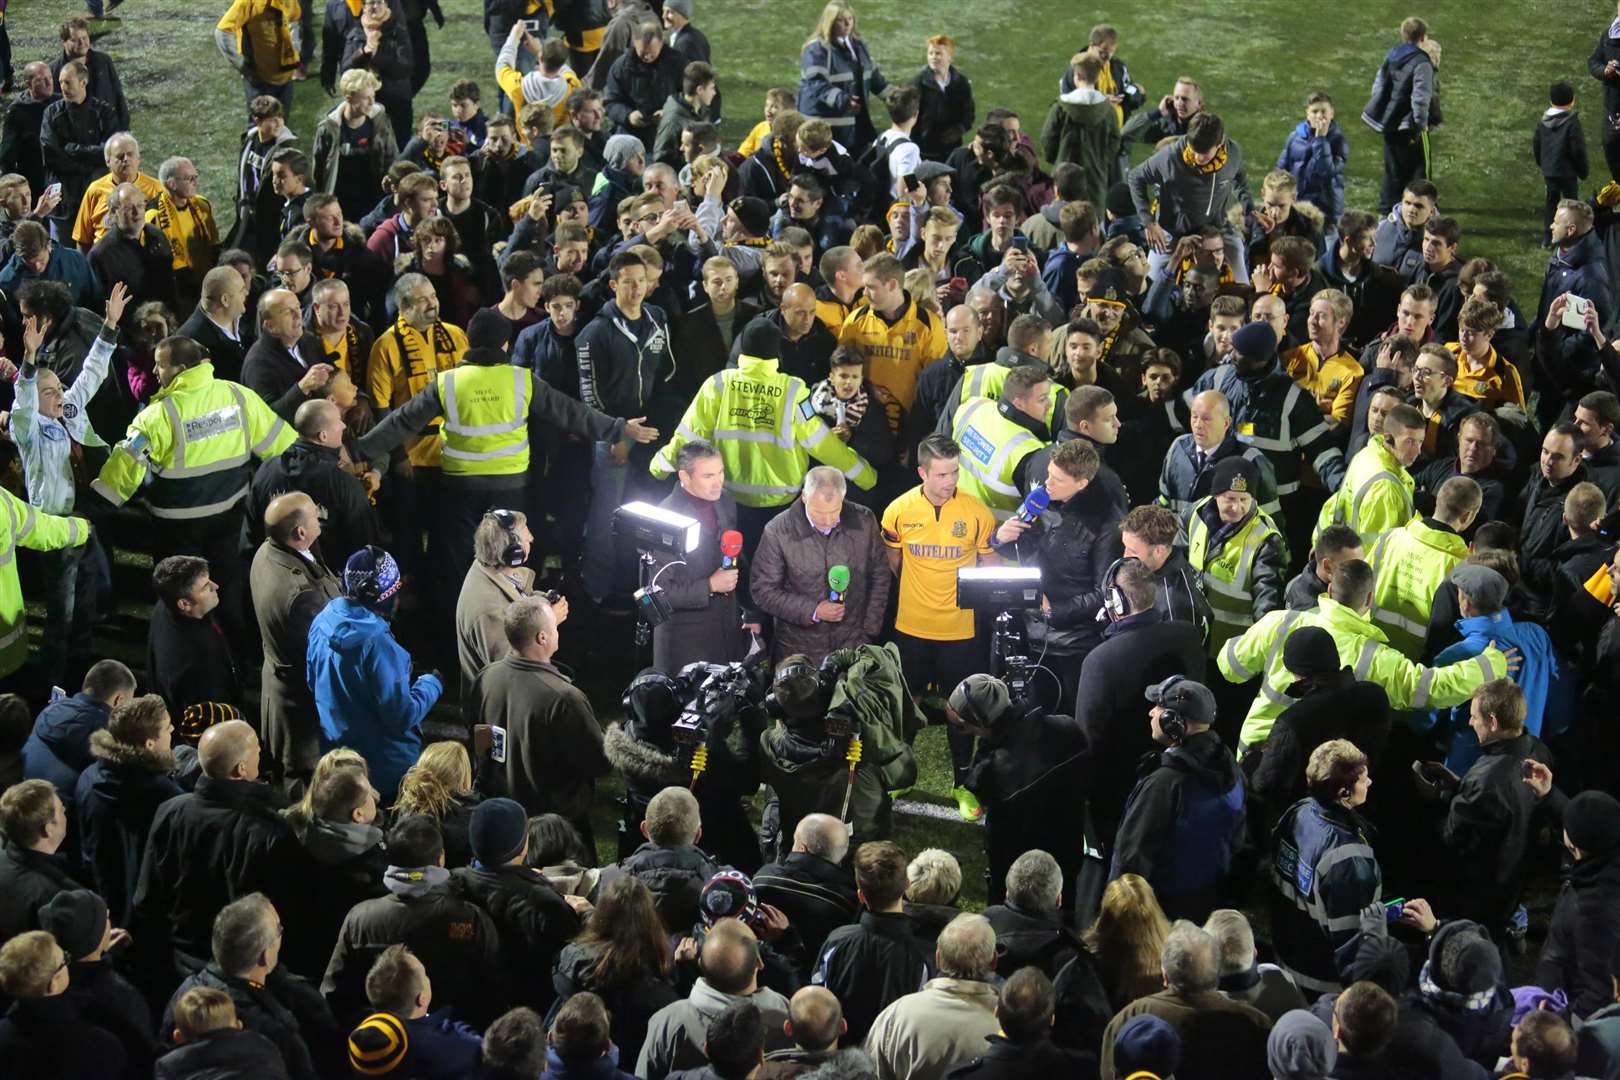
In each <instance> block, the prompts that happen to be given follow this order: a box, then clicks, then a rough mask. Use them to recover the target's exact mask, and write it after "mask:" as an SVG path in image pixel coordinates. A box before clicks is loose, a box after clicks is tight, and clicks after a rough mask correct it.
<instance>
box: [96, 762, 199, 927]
mask: <svg viewBox="0 0 1620 1080" xmlns="http://www.w3.org/2000/svg"><path fill="white" fill-rule="evenodd" d="M90 754H91V756H92V757H94V758H95V759H96V761H95V762H94V763H93V764H92V765H91V766H90V767H89V768H88V769H86V770H84V772H83V773H81V774H80V775H79V786H78V787H77V788H76V789H75V791H74V800H73V801H74V805H75V807H76V808H77V810H78V814H79V850H80V852H81V854H82V855H83V857H84V862H85V865H86V866H88V867H89V868H90V872H91V876H92V877H93V878H94V880H95V886H96V891H97V892H98V893H100V894H101V895H102V897H104V898H105V899H106V901H107V917H108V918H109V919H111V920H112V924H113V925H114V926H128V925H129V922H128V920H129V914H130V897H132V896H134V895H135V887H136V885H137V884H138V882H139V878H140V873H141V859H142V857H143V856H144V855H145V854H146V836H147V833H148V832H149V831H150V830H151V827H152V819H153V818H154V817H156V816H157V810H158V807H159V806H161V805H163V804H164V803H165V802H168V801H169V800H170V799H172V798H174V797H175V796H177V795H182V794H184V791H183V789H182V788H181V787H180V785H179V784H178V783H176V782H175V780H174V777H173V776H171V775H170V771H171V770H172V769H173V768H174V758H173V756H172V755H165V756H162V757H159V756H158V755H157V754H155V753H153V752H152V751H150V750H147V749H146V748H145V747H136V746H130V745H129V744H127V743H121V742H119V741H118V740H117V739H115V738H113V736H112V733H111V732H109V731H97V732H94V733H92V734H91V736H90Z"/></svg>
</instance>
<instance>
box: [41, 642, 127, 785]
mask: <svg viewBox="0 0 1620 1080" xmlns="http://www.w3.org/2000/svg"><path fill="white" fill-rule="evenodd" d="M134 696H135V674H134V672H132V671H130V670H129V668H127V667H125V666H124V665H123V664H121V663H119V662H118V661H117V660H98V661H97V662H96V663H95V664H92V665H91V667H90V670H89V671H87V672H85V673H84V684H83V686H82V687H81V688H80V690H79V692H78V693H77V694H74V695H73V696H72V697H65V698H62V699H61V700H60V701H53V702H51V703H50V704H49V705H47V706H45V708H44V709H43V710H41V711H40V714H39V718H38V719H37V720H35V721H34V730H33V731H32V732H31V733H30V734H29V736H28V741H27V742H25V743H23V746H22V775H23V779H25V780H49V781H50V782H51V784H52V785H53V786H54V787H55V788H56V793H57V795H58V796H60V797H61V799H62V804H63V805H64V806H67V807H70V808H71V807H72V806H73V797H74V794H73V793H74V790H75V789H76V788H77V786H78V783H79V776H80V775H81V774H82V773H83V772H84V770H86V769H88V768H89V767H90V765H91V763H92V762H93V761H94V758H93V757H92V755H91V753H90V736H91V735H92V734H94V733H95V732H97V731H99V730H100V729H102V728H104V727H106V726H107V718H108V717H109V716H111V715H112V710H113V709H115V708H117V707H118V706H119V705H122V704H123V703H124V702H126V701H128V700H129V699H130V698H132V697H134Z"/></svg>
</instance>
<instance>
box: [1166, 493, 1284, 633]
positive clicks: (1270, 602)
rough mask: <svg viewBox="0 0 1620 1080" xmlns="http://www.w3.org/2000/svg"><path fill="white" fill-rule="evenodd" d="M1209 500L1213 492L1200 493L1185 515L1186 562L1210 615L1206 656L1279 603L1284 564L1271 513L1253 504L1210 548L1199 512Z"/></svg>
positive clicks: (1280, 602) (1281, 598)
mask: <svg viewBox="0 0 1620 1080" xmlns="http://www.w3.org/2000/svg"><path fill="white" fill-rule="evenodd" d="M1213 501H1214V496H1211V495H1206V496H1204V497H1203V498H1202V499H1200V500H1198V502H1197V503H1195V504H1194V505H1193V511H1192V513H1191V514H1190V515H1189V516H1188V518H1187V565H1189V566H1191V567H1192V568H1193V569H1194V570H1196V571H1198V574H1199V584H1201V585H1202V586H1203V589H1204V596H1205V598H1206V599H1207V600H1209V608H1210V613H1211V615H1213V616H1214V619H1213V622H1212V623H1211V624H1210V629H1209V655H1211V656H1217V655H1219V653H1220V648H1221V646H1223V645H1225V644H1226V643H1227V641H1228V640H1230V639H1231V638H1234V637H1237V636H1238V635H1239V634H1241V633H1243V631H1244V630H1246V629H1247V628H1249V627H1251V626H1253V625H1254V621H1255V620H1256V619H1258V618H1261V617H1262V616H1264V615H1265V614H1266V613H1267V612H1268V611H1272V610H1275V609H1276V608H1280V607H1282V600H1283V586H1284V584H1285V582H1284V580H1283V568H1284V566H1285V565H1286V563H1285V560H1284V555H1283V538H1282V532H1281V531H1280V530H1279V529H1278V528H1277V523H1276V522H1274V521H1272V520H1271V515H1270V514H1268V513H1266V512H1265V511H1264V510H1261V509H1259V508H1258V507H1256V508H1255V510H1254V513H1253V514H1252V515H1250V517H1249V520H1248V521H1246V522H1244V523H1243V525H1242V527H1241V528H1239V529H1238V530H1237V532H1235V533H1233V534H1232V535H1230V536H1228V537H1227V538H1226V539H1225V541H1223V542H1222V544H1221V546H1220V547H1219V548H1217V549H1216V550H1215V551H1210V549H1209V543H1210V539H1211V537H1212V535H1213V534H1212V533H1211V531H1210V527H1209V522H1207V521H1206V520H1204V517H1205V515H1204V514H1202V513H1200V511H1201V510H1203V508H1204V507H1205V506H1206V505H1207V504H1209V503H1211V502H1213ZM1268 545H1269V550H1268ZM1257 586H1259V587H1257Z"/></svg>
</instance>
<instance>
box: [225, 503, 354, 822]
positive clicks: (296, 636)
mask: <svg viewBox="0 0 1620 1080" xmlns="http://www.w3.org/2000/svg"><path fill="white" fill-rule="evenodd" d="M264 528H265V540H264V543H262V544H260V545H259V550H258V551H256V552H254V555H253V568H252V571H251V572H250V573H249V575H248V584H249V587H250V588H251V590H252V593H253V612H254V614H255V615H256V616H257V617H258V620H259V637H260V638H261V639H262V640H263V642H264V665H263V671H262V674H261V675H260V678H259V685H260V689H259V715H260V718H261V722H262V725H263V726H262V729H261V730H262V731H263V732H264V750H265V754H266V756H268V757H269V758H270V759H271V760H272V761H273V762H275V763H276V765H277V766H278V767H279V768H280V770H281V780H282V784H283V785H284V786H285V787H286V788H287V789H288V791H289V793H291V794H294V795H298V794H301V793H302V790H303V787H304V784H305V783H307V782H308V780H309V776H310V773H311V772H312V771H313V770H314V768H315V762H316V761H317V760H318V759H319V758H320V756H321V732H320V727H319V725H318V724H317V723H316V720H315V699H314V697H313V696H311V694H310V692H309V685H308V683H306V682H305V676H304V653H305V650H306V648H307V646H308V643H309V624H310V623H311V622H312V621H314V619H315V616H316V615H319V614H320V612H321V609H322V608H324V607H325V606H326V604H327V601H329V600H331V599H333V598H334V597H336V596H338V595H339V594H340V593H341V592H342V591H343V586H342V583H341V582H340V581H339V580H338V578H337V575H335V574H333V573H332V571H331V570H330V569H328V568H327V566H326V563H325V562H324V561H322V559H321V555H320V549H319V548H318V547H317V546H316V543H315V542H316V541H317V540H319V539H320V536H321V511H320V507H318V506H316V505H315V500H314V499H312V498H310V497H309V496H308V495H306V494H304V493H303V492H301V491H292V492H288V493H287V494H285V495H278V496H277V497H276V498H274V499H272V500H270V505H269V506H267V507H265V511H264Z"/></svg>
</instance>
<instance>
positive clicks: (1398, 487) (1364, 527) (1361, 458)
mask: <svg viewBox="0 0 1620 1080" xmlns="http://www.w3.org/2000/svg"><path fill="white" fill-rule="evenodd" d="M1427 429H1428V424H1427V422H1426V421H1425V420H1424V419H1423V414H1422V413H1420V412H1418V410H1417V409H1416V408H1415V407H1413V406H1411V405H1397V406H1395V407H1394V408H1393V409H1391V410H1389V412H1388V413H1386V414H1385V415H1384V432H1383V434H1382V435H1378V436H1375V437H1373V438H1370V439H1368V440H1367V445H1366V446H1364V447H1362V448H1361V452H1360V453H1358V454H1357V455H1356V456H1355V458H1354V459H1353V460H1352V461H1351V462H1350V468H1349V469H1347V470H1345V474H1344V483H1342V484H1340V485H1339V490H1338V491H1336V492H1334V494H1333V497H1332V498H1330V499H1329V500H1328V501H1327V502H1326V503H1324V504H1323V506H1322V513H1321V515H1320V516H1319V517H1318V518H1317V521H1316V533H1317V535H1320V534H1321V532H1322V530H1323V529H1325V528H1327V527H1328V526H1329V525H1348V526H1350V527H1351V528H1352V529H1354V530H1356V533H1357V535H1359V536H1360V537H1361V542H1362V543H1363V544H1368V545H1370V544H1373V543H1375V542H1376V541H1377V539H1378V537H1379V536H1381V535H1383V534H1384V533H1386V532H1388V531H1389V530H1391V529H1398V528H1400V527H1401V526H1402V525H1405V524H1406V523H1407V522H1408V521H1411V520H1412V514H1413V513H1414V510H1413V506H1412V491H1413V489H1414V488H1415V487H1416V484H1415V482H1414V481H1413V480H1412V476H1411V474H1410V473H1408V472H1407V471H1406V470H1407V469H1408V468H1410V467H1411V465H1412V462H1414V461H1416V460H1417V459H1418V455H1419V454H1421V453H1422V452H1423V433H1424V432H1425V431H1426V430H1427Z"/></svg>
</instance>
